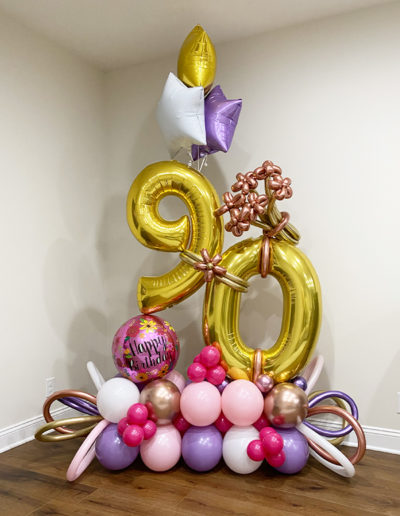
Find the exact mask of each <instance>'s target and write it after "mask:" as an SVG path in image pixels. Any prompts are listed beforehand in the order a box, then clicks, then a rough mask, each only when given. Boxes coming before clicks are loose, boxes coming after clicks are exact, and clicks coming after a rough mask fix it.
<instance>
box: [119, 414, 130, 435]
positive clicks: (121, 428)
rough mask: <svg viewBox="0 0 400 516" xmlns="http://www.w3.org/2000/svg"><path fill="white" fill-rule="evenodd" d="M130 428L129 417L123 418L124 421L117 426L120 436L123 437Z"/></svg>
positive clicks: (121, 420) (120, 421)
mask: <svg viewBox="0 0 400 516" xmlns="http://www.w3.org/2000/svg"><path fill="white" fill-rule="evenodd" d="M128 426H129V423H128V418H127V417H123V418H122V419H120V420H119V422H118V425H117V430H118V433H119V435H122V434H123V433H124V430H125V428H128Z"/></svg>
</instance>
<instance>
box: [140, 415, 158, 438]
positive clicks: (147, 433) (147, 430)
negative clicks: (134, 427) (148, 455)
mask: <svg viewBox="0 0 400 516" xmlns="http://www.w3.org/2000/svg"><path fill="white" fill-rule="evenodd" d="M142 428H143V433H144V438H145V439H151V438H152V437H153V435H154V434H155V433H156V432H157V425H156V424H155V423H154V421H150V419H149V420H148V421H146V423H145V424H144V425H143V426H142Z"/></svg>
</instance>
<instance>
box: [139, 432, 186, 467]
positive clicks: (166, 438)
mask: <svg viewBox="0 0 400 516" xmlns="http://www.w3.org/2000/svg"><path fill="white" fill-rule="evenodd" d="M181 449H182V439H181V434H180V433H179V432H178V430H177V429H176V428H175V427H174V426H173V425H164V426H158V427H157V432H156V433H155V434H154V436H153V437H152V438H151V439H149V440H148V441H143V442H142V444H141V445H140V455H141V457H142V460H143V462H144V463H145V464H146V466H147V467H148V468H149V469H151V470H152V471H167V470H169V469H171V468H173V467H174V466H175V464H176V463H177V462H178V460H179V458H180V456H181Z"/></svg>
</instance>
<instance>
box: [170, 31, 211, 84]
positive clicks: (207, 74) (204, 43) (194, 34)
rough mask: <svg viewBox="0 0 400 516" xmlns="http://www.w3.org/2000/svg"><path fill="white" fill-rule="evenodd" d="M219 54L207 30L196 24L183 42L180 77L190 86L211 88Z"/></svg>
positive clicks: (179, 60) (179, 68)
mask: <svg viewBox="0 0 400 516" xmlns="http://www.w3.org/2000/svg"><path fill="white" fill-rule="evenodd" d="M216 65H217V56H216V53H215V48H214V45H213V44H212V42H211V39H210V38H209V36H208V34H207V32H206V31H205V30H204V29H203V27H201V26H200V25H196V27H194V29H193V30H192V31H191V32H190V33H189V34H188V36H187V37H186V39H185V41H184V42H183V44H182V47H181V50H180V53H179V58H178V77H179V79H181V81H183V82H184V83H185V84H187V85H188V86H203V88H204V89H205V90H207V89H209V88H210V87H211V85H212V83H213V81H214V77H215V69H216Z"/></svg>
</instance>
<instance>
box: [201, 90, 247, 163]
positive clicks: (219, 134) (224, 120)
mask: <svg viewBox="0 0 400 516" xmlns="http://www.w3.org/2000/svg"><path fill="white" fill-rule="evenodd" d="M241 109H242V101H241V99H237V100H228V99H227V98H226V97H225V95H224V94H223V92H222V90H221V87H220V86H215V88H213V89H212V90H211V91H210V93H209V94H208V96H207V97H206V100H205V101H204V118H205V124H206V138H207V144H206V145H192V157H193V159H194V160H197V159H199V158H202V157H203V156H205V155H206V154H213V153H214V152H218V151H223V152H227V151H228V150H229V147H230V146H231V143H232V139H233V134H234V132H235V129H236V125H237V123H238V119H239V115H240V110H241Z"/></svg>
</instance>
